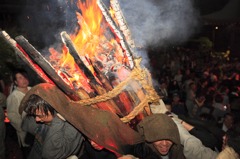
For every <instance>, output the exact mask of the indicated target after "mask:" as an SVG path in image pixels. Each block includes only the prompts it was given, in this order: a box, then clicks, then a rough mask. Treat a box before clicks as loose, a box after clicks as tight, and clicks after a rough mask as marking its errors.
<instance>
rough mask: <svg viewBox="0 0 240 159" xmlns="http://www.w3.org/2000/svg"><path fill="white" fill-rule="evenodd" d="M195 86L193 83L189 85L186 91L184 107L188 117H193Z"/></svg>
mask: <svg viewBox="0 0 240 159" xmlns="http://www.w3.org/2000/svg"><path fill="white" fill-rule="evenodd" d="M196 88H197V87H196V84H195V83H194V82H191V83H189V87H188V90H187V92H186V107H187V111H188V115H189V116H190V117H193V116H194V115H193V108H194V105H195V99H196Z"/></svg>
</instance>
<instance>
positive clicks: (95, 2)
mask: <svg viewBox="0 0 240 159" xmlns="http://www.w3.org/2000/svg"><path fill="white" fill-rule="evenodd" d="M77 6H78V8H79V9H80V10H81V14H80V13H79V12H77V13H76V16H77V19H78V22H77V23H78V24H79V28H76V31H75V33H73V34H72V33H70V34H68V33H67V32H66V31H62V32H61V34H60V36H61V38H62V42H63V43H62V48H60V49H59V48H54V47H52V48H49V52H50V53H51V55H50V56H49V57H48V60H47V58H45V57H43V56H42V54H41V53H40V52H38V51H37V50H36V49H35V48H34V47H33V46H32V45H31V44H30V43H29V42H28V41H27V40H26V39H25V38H24V37H23V36H18V37H16V38H15V40H16V41H14V40H13V39H11V38H10V37H9V36H8V34H7V33H5V32H4V31H3V32H1V34H0V36H1V37H2V38H4V39H5V40H6V41H7V42H8V43H9V44H10V45H11V46H12V47H13V48H14V50H15V51H16V53H17V54H18V55H19V56H20V57H21V58H22V59H23V60H24V61H25V62H26V63H27V64H28V65H29V66H31V68H32V69H33V70H35V71H36V72H37V73H38V74H40V76H41V77H42V78H43V81H44V82H47V83H55V84H56V85H57V86H58V87H59V88H60V89H62V90H63V91H64V92H65V93H66V95H68V96H69V97H70V98H71V99H72V100H74V101H75V102H78V103H80V104H81V105H82V106H88V105H91V106H93V107H97V108H100V109H104V110H108V111H111V112H113V113H115V114H118V116H120V117H122V121H123V122H130V121H131V120H132V119H134V118H135V119H136V118H138V117H140V119H138V120H141V118H142V117H143V116H144V115H147V114H150V111H149V108H148V107H149V105H148V104H149V103H153V102H158V99H159V96H158V95H157V93H156V92H155V91H154V89H153V87H152V83H151V77H150V75H149V73H148V71H147V70H146V69H143V68H141V66H140V61H141V60H140V59H136V58H135V59H134V57H133V56H132V55H133V54H132V53H133V50H134V49H135V48H134V47H135V46H134V42H133V40H132V39H131V34H130V31H129V29H128V26H127V23H126V21H125V19H124V17H123V15H122V13H121V9H120V6H119V4H118V2H117V1H116V0H110V8H107V7H106V6H105V4H104V3H103V2H102V1H101V0H92V1H85V3H83V2H81V1H78V4H77ZM110 12H111V13H110ZM58 50H61V51H58ZM33 61H34V62H33ZM41 69H42V70H41ZM132 121H133V120H132ZM134 122H135V121H134Z"/></svg>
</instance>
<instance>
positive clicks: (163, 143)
mask: <svg viewBox="0 0 240 159" xmlns="http://www.w3.org/2000/svg"><path fill="white" fill-rule="evenodd" d="M172 145H173V142H172V141H170V140H160V141H156V142H154V143H153V146H154V147H155V148H156V149H157V150H158V152H159V153H160V154H161V155H163V156H164V155H167V154H168V151H169V150H170V148H171V147H172Z"/></svg>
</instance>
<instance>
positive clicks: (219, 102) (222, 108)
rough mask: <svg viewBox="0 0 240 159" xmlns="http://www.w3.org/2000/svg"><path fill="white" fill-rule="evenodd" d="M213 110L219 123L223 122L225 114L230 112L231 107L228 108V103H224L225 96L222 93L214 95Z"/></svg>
mask: <svg viewBox="0 0 240 159" xmlns="http://www.w3.org/2000/svg"><path fill="white" fill-rule="evenodd" d="M213 108H214V110H213V112H212V115H213V117H214V118H215V120H216V121H217V122H219V123H221V122H222V120H223V116H224V115H225V114H226V113H227V112H229V111H230V110H229V109H230V108H228V106H227V105H224V103H223V96H222V95H221V94H216V95H215V97H214V103H213Z"/></svg>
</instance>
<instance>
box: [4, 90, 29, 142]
mask: <svg viewBox="0 0 240 159" xmlns="http://www.w3.org/2000/svg"><path fill="white" fill-rule="evenodd" d="M30 89H31V87H28V90H30ZM24 96H25V94H24V93H23V92H21V91H19V90H18V89H17V88H16V89H15V90H14V91H13V92H12V93H11V94H10V95H9V96H8V98H7V116H8V119H9V120H10V123H11V125H12V126H13V127H14V128H15V130H16V132H17V137H18V143H19V146H21V147H22V146H23V147H26V146H28V145H27V144H26V143H25V142H24V140H25V136H26V132H25V131H23V130H22V128H21V125H22V116H21V115H20V114H19V111H18V109H19V106H20V104H21V101H22V99H23V97H24Z"/></svg>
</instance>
